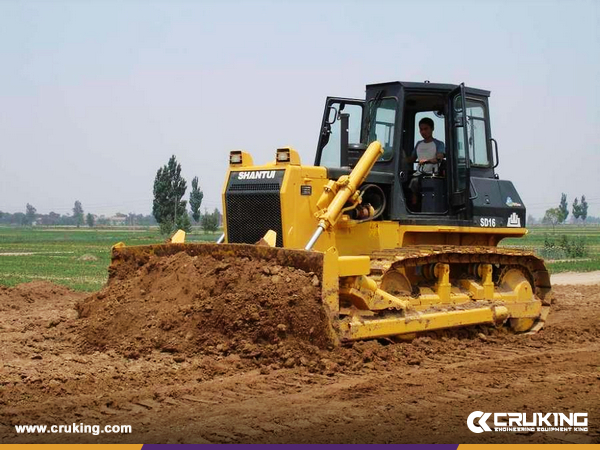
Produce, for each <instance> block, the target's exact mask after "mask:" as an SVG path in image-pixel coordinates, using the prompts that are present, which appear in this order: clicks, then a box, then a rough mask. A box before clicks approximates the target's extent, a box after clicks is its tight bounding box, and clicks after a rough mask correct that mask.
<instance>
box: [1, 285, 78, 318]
mask: <svg viewBox="0 0 600 450" xmlns="http://www.w3.org/2000/svg"><path fill="white" fill-rule="evenodd" d="M71 292H72V291H71V290H70V289H68V288H66V287H64V286H59V285H57V284H53V283H50V282H47V281H32V282H31V283H23V284H19V285H17V286H15V287H5V286H0V311H8V310H9V309H20V308H22V307H23V306H26V305H31V304H32V303H38V302H43V301H47V300H52V301H54V299H55V298H56V297H61V296H65V295H67V294H70V293H71Z"/></svg>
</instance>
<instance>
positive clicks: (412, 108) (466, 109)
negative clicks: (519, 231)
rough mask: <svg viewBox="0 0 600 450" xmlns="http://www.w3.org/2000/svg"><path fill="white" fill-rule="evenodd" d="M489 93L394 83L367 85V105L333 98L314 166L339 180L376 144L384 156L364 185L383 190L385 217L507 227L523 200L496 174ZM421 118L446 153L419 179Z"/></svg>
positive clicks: (400, 219) (327, 102) (449, 86)
mask: <svg viewBox="0 0 600 450" xmlns="http://www.w3.org/2000/svg"><path fill="white" fill-rule="evenodd" d="M489 95H490V93H489V91H485V90H481V89H474V88H469V87H465V86H464V84H461V85H460V86H456V85H450V84H437V83H428V82H425V83H407V82H392V83H381V84H372V85H368V86H367V91H366V99H365V100H360V99H349V98H337V97H329V98H327V101H326V105H325V111H324V115H323V122H322V126H321V133H320V137H319V143H318V147H317V154H316V160H315V165H317V166H324V167H326V168H327V171H328V176H329V178H331V179H337V178H339V177H340V176H342V175H345V174H348V173H349V172H350V170H351V169H352V167H353V165H354V164H356V162H357V161H358V159H359V158H360V156H361V155H362V153H363V152H364V150H365V149H366V148H367V146H368V145H369V144H370V143H371V142H373V141H375V140H378V141H379V142H381V144H382V146H383V148H384V153H383V155H382V156H381V158H380V159H379V160H378V161H377V163H376V164H375V167H374V168H373V170H372V171H371V173H370V174H369V176H368V178H367V182H369V183H374V184H377V185H379V186H380V187H381V188H382V190H383V191H384V192H385V193H386V197H387V199H388V202H387V206H386V211H385V213H384V215H383V217H382V218H383V219H388V220H398V221H400V222H401V223H407V224H420V223H435V224H441V223H449V224H453V225H465V226H473V225H476V226H490V224H492V223H494V224H497V225H495V226H507V217H508V216H506V211H504V209H505V207H506V206H507V204H509V203H511V204H512V207H513V208H514V206H516V205H519V206H520V205H521V202H520V198H519V197H518V194H517V193H516V190H515V189H514V187H513V186H512V183H510V182H509V181H504V180H502V181H501V180H498V177H497V175H496V173H495V170H494V169H495V167H496V166H497V165H498V151H497V143H496V141H495V140H494V139H493V138H492V135H491V128H490V120H489V107H488V106H489V105H488V98H489ZM423 118H429V119H431V120H432V121H433V123H434V132H433V137H434V138H435V139H436V140H438V141H440V142H442V143H443V146H444V147H445V152H444V158H443V160H442V161H441V162H440V164H439V167H436V168H435V169H436V170H435V171H434V172H433V173H431V174H429V173H427V174H424V175H418V170H419V167H418V164H417V163H415V162H414V159H415V157H414V156H415V147H416V145H417V143H418V142H419V141H420V140H421V139H422V137H421V135H420V133H419V121H420V120H422V119H423ZM415 176H420V178H419V180H418V181H419V185H420V186H419V192H418V198H417V203H416V204H415V203H414V198H411V196H412V194H413V193H412V192H411V189H410V183H411V180H412V179H413V178H414V177H415ZM515 199H516V200H515ZM411 200H413V201H411ZM508 206H511V205H508ZM521 215H522V216H523V217H521ZM518 217H519V222H520V224H519V226H524V220H525V217H524V208H523V211H522V214H521V213H520V212H519V213H518ZM496 218H497V219H498V220H496ZM482 219H483V220H482ZM492 219H494V220H492Z"/></svg>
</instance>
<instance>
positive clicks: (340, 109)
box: [320, 102, 362, 167]
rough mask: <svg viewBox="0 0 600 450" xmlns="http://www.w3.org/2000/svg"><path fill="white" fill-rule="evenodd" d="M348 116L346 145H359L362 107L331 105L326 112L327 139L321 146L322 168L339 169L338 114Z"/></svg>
mask: <svg viewBox="0 0 600 450" xmlns="http://www.w3.org/2000/svg"><path fill="white" fill-rule="evenodd" d="M342 113H344V114H348V115H349V116H350V117H349V118H348V143H349V144H359V143H360V130H361V125H362V106H360V105H353V104H349V103H339V102H335V103H332V104H331V106H330V107H329V109H328V112H327V119H326V120H327V124H328V133H329V136H328V139H327V140H326V142H327V143H326V144H325V145H324V146H323V150H322V153H321V162H320V165H322V166H324V167H340V139H341V120H340V114H342Z"/></svg>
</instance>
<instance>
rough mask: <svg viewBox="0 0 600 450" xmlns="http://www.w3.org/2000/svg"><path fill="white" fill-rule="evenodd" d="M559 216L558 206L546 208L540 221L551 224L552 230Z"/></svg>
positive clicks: (560, 214) (560, 215) (560, 213)
mask: <svg viewBox="0 0 600 450" xmlns="http://www.w3.org/2000/svg"><path fill="white" fill-rule="evenodd" d="M561 217H562V212H561V211H560V208H550V209H547V210H546V214H544V218H543V219H542V223H544V224H550V225H552V230H554V227H555V226H556V225H557V224H559V223H560V219H561Z"/></svg>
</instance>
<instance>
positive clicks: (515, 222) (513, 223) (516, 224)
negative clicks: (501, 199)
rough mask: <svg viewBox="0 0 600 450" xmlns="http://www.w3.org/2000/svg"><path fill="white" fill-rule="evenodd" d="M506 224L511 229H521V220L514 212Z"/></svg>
mask: <svg viewBox="0 0 600 450" xmlns="http://www.w3.org/2000/svg"><path fill="white" fill-rule="evenodd" d="M506 224H507V226H509V227H512V228H520V227H521V218H520V217H519V215H518V214H517V213H516V212H514V213H512V214H511V215H510V217H509V218H508V221H507V223H506Z"/></svg>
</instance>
